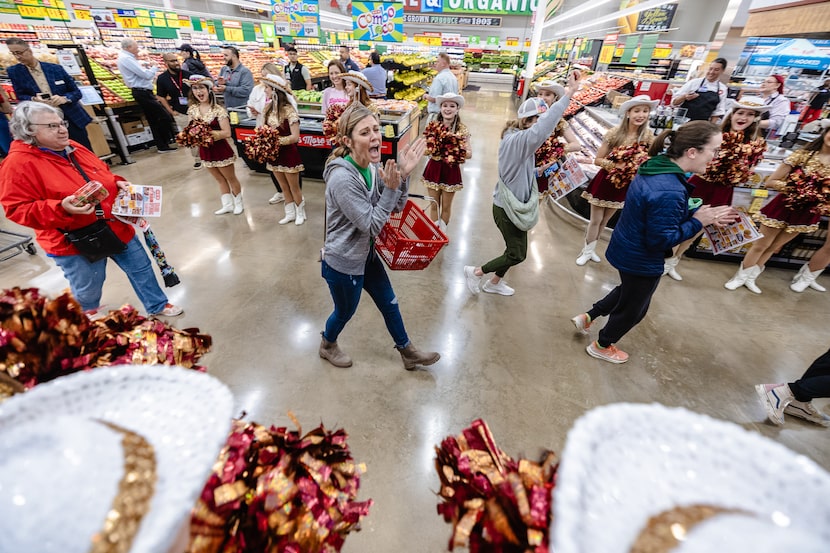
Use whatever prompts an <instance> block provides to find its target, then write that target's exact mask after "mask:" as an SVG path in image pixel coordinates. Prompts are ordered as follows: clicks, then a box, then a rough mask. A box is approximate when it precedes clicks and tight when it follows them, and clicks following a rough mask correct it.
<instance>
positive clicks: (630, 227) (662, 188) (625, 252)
mask: <svg viewBox="0 0 830 553" xmlns="http://www.w3.org/2000/svg"><path fill="white" fill-rule="evenodd" d="M667 141H668V146H667V148H666V152H665V153H664V154H661V153H660V152H661V150H662V149H663V147H664V145H666V143H667ZM721 141H722V138H721V131H720V129H719V128H718V127H717V125H715V124H713V123H710V122H708V121H693V122H691V123H687V124H686V125H683V126H682V127H680V128H679V129H677V130H668V131H665V132H664V133H662V134H661V135H660V136H658V137H657V139H656V140H655V141H654V143H653V144H652V146H651V150H650V151H649V155H650V156H651V159H649V160H648V161H647V162H646V163H644V164H643V165H642V166H641V167H640V169H639V171H638V174H637V176H636V177H635V178H634V181H633V182H632V183H631V187H630V188H629V190H628V194H627V196H626V200H625V207H624V208H623V210H622V214H621V215H620V220H619V222H618V223H617V225H616V226H615V228H614V232H613V234H612V235H611V241H610V243H609V244H608V250H607V251H606V254H605V256H606V257H607V258H608V261H609V262H610V263H611V264H612V265H613V266H614V267H616V268H617V270H618V271H619V273H620V280H621V284H620V285H619V286H617V287H616V288H614V289H613V290H612V291H611V292H610V293H609V294H608V295H607V296H605V297H604V298H602V299H601V300H599V301H598V302H597V303H595V304H594V306H593V308H591V310H590V311H588V312H587V313H582V314H580V315H577V316H576V317H574V318H573V319H571V321H573V323H574V325H575V326H576V328H577V330H579V331H581V332H583V333H587V330H588V328H589V327H590V326H591V323H593V322H594V321H595V320H596V318H597V317H602V316H608V323H607V324H606V325H605V327H604V328H603V329H602V330H600V332H599V336H598V337H597V340H596V341H594V342H591V344H590V345H589V346H588V347H587V352H588V355H590V356H591V357H596V358H597V359H602V360H604V361H609V362H611V363H625V362H626V361H628V354H627V353H625V352H624V351H621V350H619V349H617V347H616V346H615V345H614V344H615V343H616V342H617V341H618V340H619V339H620V338H622V337H623V336H625V334H626V333H627V332H628V331H629V330H631V329H632V328H634V326H636V325H637V323H639V322H640V321H641V320H642V319H643V317H645V315H646V312H647V311H648V306H649V303H650V302H651V296H652V295H654V291H655V290H656V289H657V285H658V284H659V283H660V277H661V276H662V275H663V265H664V259H665V257H666V256H669V257H670V256H671V248H673V247H674V246H676V245H677V244H679V243H681V242H683V241H684V240H688V239H689V238H691V237H693V236H695V235H696V234H697V233H698V232H700V231H701V229H702V228H703V227H704V226H706V225H709V224H714V225H716V226H721V225H725V224H728V223H730V222H732V221H735V220H736V219H737V217H738V214H737V212H736V211H735V210H734V209H732V208H731V207H729V206H719V207H711V206H708V205H705V206H703V207H700V208H697V207H696V206H694V205H693V202H690V195H689V192H690V191H691V189H692V187H691V185H689V184H688V183H687V182H686V178H687V177H688V176H690V174H691V173H703V172H704V171H706V166H707V165H708V163H709V162H710V161H712V159H713V158H714V157H715V155H716V154H717V153H718V148H719V147H720V144H721Z"/></svg>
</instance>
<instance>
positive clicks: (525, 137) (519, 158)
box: [493, 94, 571, 209]
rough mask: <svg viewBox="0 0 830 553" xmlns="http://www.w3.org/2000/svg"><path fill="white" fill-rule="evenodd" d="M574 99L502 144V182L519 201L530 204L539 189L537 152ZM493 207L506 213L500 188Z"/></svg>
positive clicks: (506, 137)
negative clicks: (535, 190)
mask: <svg viewBox="0 0 830 553" xmlns="http://www.w3.org/2000/svg"><path fill="white" fill-rule="evenodd" d="M570 101H571V97H570V96H568V95H567V94H566V95H563V96H562V97H561V98H559V100H557V101H556V103H554V104H553V105H552V106H550V108H548V110H547V111H546V112H545V113H543V114H542V115H541V116H540V117H539V120H538V121H536V124H535V125H533V126H532V127H530V128H529V129H527V130H524V131H520V130H518V129H514V130H512V131H508V133H507V134H505V135H504V138H502V139H501V144H499V178H500V179H501V181H502V182H503V183H504V184H505V185H507V188H508V189H510V191H511V192H513V195H514V196H516V199H517V200H519V201H522V202H527V201H528V200H529V199H530V192H531V189H532V187H534V186H536V156H535V155H534V154H535V153H536V150H538V149H539V146H541V145H542V143H544V141H545V140H547V138H548V136H550V134H551V133H552V132H553V131H554V130H555V129H556V125H557V124H558V123H559V120H560V119H562V115H563V114H564V113H565V110H566V109H567V108H568V104H569V103H570ZM493 203H494V204H496V205H497V206H499V207H500V208H502V209H504V206H503V205H502V203H501V200H499V195H498V187H497V189H496V191H495V192H493Z"/></svg>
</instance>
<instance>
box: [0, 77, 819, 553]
mask: <svg viewBox="0 0 830 553" xmlns="http://www.w3.org/2000/svg"><path fill="white" fill-rule="evenodd" d="M466 97H467V105H466V106H465V107H464V110H463V111H462V116H463V119H464V121H465V122H466V123H467V124H468V125H469V126H470V127H471V129H472V144H473V152H474V153H473V159H472V160H470V161H469V162H468V163H467V164H466V165H465V166H464V181H465V188H464V190H463V191H461V192H459V193H458V194H457V199H456V205H455V214H454V217H453V219H452V221H451V224H450V228H449V235H450V238H451V242H450V244H449V246H447V247H446V248H445V249H444V250H443V251H442V252H441V254H440V255H439V257H438V258H437V259H436V260H435V261H434V262H433V263H432V264H431V265H430V267H429V268H427V269H426V270H424V271H418V272H396V273H393V274H392V275H391V279H392V282H393V285H394V287H395V290H396V292H397V294H398V296H399V299H400V304H401V309H402V311H403V314H404V319H405V321H406V323H407V327H408V331H409V334H410V337H411V339H412V340H413V342H414V343H415V344H416V345H417V346H418V347H420V348H424V349H435V350H438V351H440V352H441V355H442V358H441V360H440V361H439V362H438V363H437V364H435V365H433V366H432V367H429V368H428V369H427V370H422V371H417V372H406V371H404V370H403V368H402V365H401V361H400V358H399V356H398V354H397V352H396V351H395V350H394V349H393V347H392V342H391V340H390V338H389V336H388V334H387V333H386V330H385V327H384V325H383V321H382V319H381V317H380V314H379V313H378V312H377V311H376V309H375V307H374V305H373V304H372V303H371V301H369V300H368V299H366V298H364V301H363V303H362V304H361V306H360V308H359V309H358V312H357V315H356V316H355V318H354V319H353V320H352V322H351V323H350V324H349V326H347V328H346V330H345V331H344V333H343V334H342V336H341V338H340V344H341V346H342V347H343V348H344V349H345V350H346V351H347V352H348V353H350V354H351V355H352V357H353V358H354V360H355V364H354V366H353V367H352V368H350V369H336V368H334V367H332V366H331V365H329V364H327V363H326V362H324V361H322V360H321V359H320V358H319V357H318V355H317V348H318V345H319V342H320V335H319V333H320V330H321V329H322V326H323V323H324V321H325V319H326V317H327V316H328V314H329V312H330V310H331V299H330V297H329V293H328V289H327V287H326V285H325V283H324V281H323V280H322V279H321V277H320V264H319V263H318V261H317V259H318V252H319V248H320V246H321V241H322V236H323V207H324V206H323V203H324V199H323V183H322V182H321V181H317V180H311V179H307V180H306V181H305V193H306V202H307V205H308V207H307V212H308V214H309V217H310V219H309V221H308V222H307V223H306V224H305V225H303V226H295V225H293V224H290V225H285V226H280V225H278V224H277V221H278V220H279V219H280V218H281V217H282V212H283V209H282V206H276V207H275V206H270V205H268V201H267V200H268V198H269V197H270V196H271V195H272V194H273V192H274V190H273V187H272V185H271V182H270V180H269V179H268V178H267V176H265V175H258V174H254V173H251V172H250V171H248V169H247V168H245V167H244V165H243V164H242V162H239V163H238V164H237V174H238V175H239V176H240V178H241V180H242V183H243V187H244V194H245V206H246V209H245V212H244V214H243V215H240V216H233V215H224V216H221V217H220V216H215V215H213V211H214V210H215V209H217V208H218V207H219V198H218V192H217V185H216V184H215V183H214V182H213V180H212V179H211V177H210V175H209V174H208V173H207V171H205V170H200V171H194V170H193V169H192V168H191V158H190V156H189V154H188V153H187V152H185V151H180V152H177V153H174V154H167V155H160V154H156V153H155V152H146V153H141V154H138V155H136V159H137V163H135V164H133V165H130V166H119V167H116V168H115V171H116V172H118V173H120V174H122V175H124V176H125V177H126V178H128V179H130V180H131V181H133V182H137V183H149V184H161V185H163V186H164V203H165V207H164V216H163V217H162V218H160V219H159V220H158V221H153V227H154V228H155V231H156V234H157V235H158V237H159V240H160V241H161V244H162V247H163V248H164V250H165V251H166V252H167V254H168V257H169V259H170V261H171V263H172V264H173V265H174V266H175V268H176V270H177V272H178V273H179V275H180V276H181V279H182V284H181V285H179V286H177V287H175V288H172V289H168V293H169V295H170V299H171V301H173V302H175V303H177V304H180V305H182V306H184V308H185V315H184V316H183V317H179V318H176V319H172V322H173V323H174V324H175V325H177V326H178V327H180V328H185V327H194V326H195V327H199V328H201V329H202V331H204V332H207V333H210V334H211V335H213V338H214V349H213V352H212V353H210V354H209V355H207V356H206V357H205V358H204V363H205V364H206V365H207V367H208V369H209V372H210V373H211V374H213V375H215V376H217V377H218V378H220V379H221V380H222V381H224V382H225V383H227V385H228V386H230V388H231V389H232V390H233V392H234V394H235V397H236V401H237V409H238V412H239V413H242V412H247V416H248V417H249V418H251V419H253V420H256V421H259V422H262V423H278V424H282V425H285V424H290V420H289V419H288V417H287V416H286V413H287V412H288V411H293V412H294V413H295V414H296V416H297V417H298V419H299V420H300V421H301V422H302V423H303V424H304V425H305V426H307V427H308V428H311V427H312V426H313V425H317V424H319V423H320V422H321V421H322V422H324V423H325V424H326V425H328V426H330V427H337V426H342V427H344V428H345V429H346V430H347V431H348V432H349V434H350V436H351V437H350V445H351V448H352V450H353V453H354V456H355V458H356V459H357V460H359V461H361V462H365V463H366V465H367V467H368V473H367V474H366V475H365V477H364V480H363V486H362V490H361V497H362V498H373V499H374V500H375V505H374V507H373V508H372V511H371V514H370V516H369V517H368V518H367V519H366V521H365V524H364V525H363V531H362V532H360V533H358V534H355V535H354V536H352V537H350V538H349V540H348V541H347V544H346V547H345V548H344V551H347V552H358V551H360V552H364V553H370V552H380V551H389V550H392V549H398V550H406V551H425V552H426V551H429V552H438V551H443V550H445V549H446V544H447V540H448V539H449V535H450V528H449V526H448V525H446V524H445V523H444V522H443V521H442V519H441V518H440V517H439V516H438V515H437V514H436V511H435V505H436V496H435V491H436V490H437V489H438V478H437V476H436V475H435V469H434V467H433V457H434V451H433V447H434V446H435V445H436V444H438V443H439V442H440V440H441V439H442V438H443V437H444V436H446V435H448V434H456V433H458V432H459V431H460V430H461V429H462V428H464V427H465V426H466V425H468V424H469V423H470V422H471V421H472V420H473V419H475V418H479V417H481V418H484V419H486V420H487V422H488V423H489V424H490V427H491V428H492V430H493V432H494V434H495V436H496V439H497V440H498V443H499V445H500V446H501V447H502V449H504V450H505V451H506V452H508V453H509V454H511V455H514V456H518V455H527V456H532V457H535V456H536V455H538V453H539V451H540V450H541V448H550V449H553V450H556V451H560V450H561V449H562V447H563V446H564V443H565V438H566V434H567V431H568V429H569V428H570V427H571V425H572V423H573V422H574V420H575V419H577V418H578V417H579V416H580V415H582V414H583V413H585V411H587V410H589V409H591V408H592V407H595V406H598V405H603V404H608V403H613V402H626V401H627V402H646V403H648V402H659V403H663V404H666V405H670V406H683V407H686V408H688V409H691V410H694V411H697V412H700V413H704V414H707V415H710V416H713V417H716V418H719V419H724V420H728V421H732V422H734V423H736V424H739V425H741V426H742V427H744V428H746V429H748V430H750V431H753V432H758V433H760V434H762V435H764V436H767V437H769V438H771V439H773V440H775V441H777V442H780V443H781V444H783V445H785V446H787V447H789V448H791V449H793V450H795V451H796V452H799V453H803V454H805V455H807V456H808V457H810V458H812V459H814V460H815V461H817V462H818V463H819V464H820V465H822V466H823V467H825V468H827V469H830V439H828V437H830V434H828V432H830V430H826V429H823V428H820V427H818V426H813V425H811V424H809V423H805V422H802V421H800V420H796V419H791V418H790V419H788V422H787V424H786V425H785V426H784V427H781V428H779V427H775V426H772V425H770V424H769V423H767V422H765V414H764V411H763V409H762V408H761V406H760V405H759V403H758V400H757V399H756V396H755V391H754V390H753V385H754V384H756V383H760V382H780V381H786V380H792V379H795V378H796V377H798V376H800V374H801V373H802V372H803V371H804V369H805V368H806V367H807V365H808V364H809V363H810V362H811V361H812V360H813V359H814V358H815V357H817V356H818V355H819V354H821V353H823V352H824V351H826V349H827V347H828V345H830V344H828V335H827V330H826V329H827V328H828V327H827V322H828V317H827V313H828V306H830V293H827V294H820V293H817V292H814V291H812V290H808V291H807V292H805V293H803V294H795V293H792V292H790V291H789V289H788V288H787V285H788V283H789V280H790V278H791V276H792V273H791V272H787V271H783V270H779V269H769V270H767V271H766V272H765V273H764V274H763V275H762V276H761V277H760V278H759V281H758V284H759V285H760V286H761V288H762V289H763V291H764V293H763V294H762V295H760V296H756V295H754V294H752V293H750V292H749V291H747V290H746V289H740V290H737V291H735V292H728V291H726V290H725V289H724V288H723V283H724V282H725V281H726V280H728V279H729V277H730V276H731V275H732V273H733V272H734V270H735V265H732V264H729V263H718V262H708V261H700V260H684V261H683V262H682V263H681V265H680V268H679V269H680V271H681V273H682V274H683V276H684V277H685V279H684V281H683V282H674V281H671V280H668V279H664V281H663V282H662V283H661V285H660V288H659V289H658V290H657V293H656V295H655V297H654V301H653V303H652V306H651V310H650V312H649V314H648V316H647V317H646V318H645V320H644V321H643V322H642V323H641V324H640V325H639V326H638V327H637V328H635V329H634V330H633V331H632V332H631V333H630V334H629V335H628V336H626V337H625V338H624V339H623V340H622V341H621V342H620V344H619V346H620V347H621V348H622V349H624V350H625V351H628V352H629V353H630V354H631V360H630V361H629V362H628V363H627V364H625V365H611V364H609V363H606V362H603V361H598V360H595V359H592V358H591V357H589V356H588V355H587V354H586V353H585V346H586V345H587V343H588V338H586V337H583V336H579V335H576V334H575V333H574V329H573V326H572V325H571V323H570V321H569V318H570V317H571V316H573V315H574V314H576V313H578V312H580V311H582V310H585V309H587V308H588V307H590V305H591V304H592V302H593V301H594V300H596V299H598V298H600V297H601V296H603V295H604V294H605V293H606V292H607V291H609V290H610V289H611V288H612V287H613V286H614V285H615V284H617V283H618V276H617V272H616V271H615V270H614V269H613V268H612V267H611V266H609V265H608V263H606V262H603V263H601V264H594V263H589V264H588V265H587V266H586V267H577V266H576V265H575V264H574V259H575V258H576V255H577V253H578V251H579V249H580V247H581V242H582V235H583V231H584V228H583V225H582V224H581V223H579V222H577V221H574V220H573V219H571V218H569V217H568V216H565V215H562V214H561V213H560V212H558V211H554V210H553V209H549V208H545V209H544V210H543V213H542V216H541V219H540V222H539V224H538V225H537V227H536V228H535V229H534V230H533V231H532V232H531V235H530V248H529V254H528V259H527V261H525V263H523V264H522V265H520V266H519V267H517V268H515V269H513V270H511V271H510V272H509V273H508V276H507V280H508V282H509V283H510V284H511V286H514V287H515V288H516V294H515V296H513V297H509V298H508V297H501V296H492V295H487V294H482V295H480V296H473V295H471V294H470V293H469V292H468V291H467V288H466V286H465V283H464V278H463V274H462V268H463V266H464V265H472V264H477V265H478V264H481V263H482V262H484V261H487V260H488V259H490V258H491V257H494V256H495V255H497V254H498V253H500V252H501V251H502V248H503V242H502V241H501V237H500V235H499V233H498V231H497V229H496V227H495V225H494V224H493V221H492V216H491V194H492V191H493V186H494V182H495V175H496V157H497V148H498V137H499V134H500V132H501V128H502V125H503V123H504V121H505V120H506V119H508V118H509V117H511V115H512V113H513V110H514V109H515V107H514V106H515V103H514V101H513V100H512V99H511V97H510V95H509V94H507V93H499V92H477V93H475V92H474V93H468V94H466ZM414 189H415V190H417V191H422V188H421V187H420V185H418V186H415V187H414ZM2 228H4V229H7V230H12V229H19V227H16V226H15V225H12V224H11V223H8V222H5V221H4V222H3V224H2ZM24 232H25V231H24ZM605 238H607V236H606V237H605ZM606 243H607V241H606V240H604V241H603V244H602V246H601V247H600V253H604V250H605V244H606ZM112 267H113V266H111V268H110V272H109V277H108V280H107V283H106V286H105V290H104V302H105V303H106V304H108V305H110V306H113V307H117V306H119V305H121V304H122V303H124V302H135V301H136V299H135V296H134V294H133V292H132V290H131V289H130V287H129V285H128V284H127V281H126V279H125V277H124V275H123V273H121V272H120V271H119V270H118V269H117V268H112ZM827 278H828V277H822V280H824V279H827ZM828 280H830V279H828ZM824 284H825V285H830V282H827V281H825V282H824ZM0 285H2V286H3V287H8V286H14V285H19V286H37V287H40V288H42V289H44V290H46V291H47V292H49V293H58V292H59V291H61V290H62V289H64V288H65V287H66V286H67V284H66V282H65V281H64V279H63V277H62V275H61V273H60V271H59V270H58V269H56V267H55V265H54V263H52V262H51V261H49V260H48V259H47V258H46V257H45V256H44V255H43V254H42V253H39V254H38V255H36V256H29V255H27V254H25V253H24V254H22V255H20V256H17V257H15V258H13V259H10V260H8V261H4V262H2V263H0ZM816 403H817V405H819V406H820V407H822V408H824V409H825V410H827V409H829V408H828V406H827V401H826V400H818V401H817V402H816Z"/></svg>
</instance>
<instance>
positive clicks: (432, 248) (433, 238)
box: [375, 200, 449, 271]
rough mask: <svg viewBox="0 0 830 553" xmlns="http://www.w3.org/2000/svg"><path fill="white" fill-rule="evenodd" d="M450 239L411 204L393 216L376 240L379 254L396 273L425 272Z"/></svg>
mask: <svg viewBox="0 0 830 553" xmlns="http://www.w3.org/2000/svg"><path fill="white" fill-rule="evenodd" d="M448 242H449V239H448V238H447V235H446V234H444V233H443V232H441V230H440V229H439V228H438V227H437V226H436V225H435V223H433V222H432V221H431V220H430V218H429V217H428V216H427V214H426V213H424V212H423V210H422V209H421V208H419V207H418V206H417V205H415V204H414V203H412V200H407V202H406V205H405V206H404V208H403V211H401V212H400V213H393V214H392V215H391V216H390V217H389V221H387V223H386V224H385V225H384V226H383V228H382V229H381V231H380V234H378V237H377V239H376V240H375V250H376V251H377V252H378V255H380V257H381V258H383V261H385V262H386V264H387V265H388V266H389V268H390V269H392V270H393V271H417V270H420V269H424V268H425V267H426V266H427V265H429V263H430V262H431V261H432V260H433V259H435V256H436V255H438V252H439V251H441V248H443V247H444V246H445V245H446V244H447V243H448Z"/></svg>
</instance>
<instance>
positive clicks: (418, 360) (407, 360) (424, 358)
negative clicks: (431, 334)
mask: <svg viewBox="0 0 830 553" xmlns="http://www.w3.org/2000/svg"><path fill="white" fill-rule="evenodd" d="M398 351H399V352H401V359H403V368H404V369H406V370H408V371H414V370H415V366H416V365H424V366H427V365H432V364H433V363H435V362H436V361H438V360H439V359H441V354H440V353H438V352H435V351H418V350H417V349H415V346H413V345H412V344H411V343H410V344H409V345H408V346H406V347H405V348H403V349H399V350H398Z"/></svg>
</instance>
